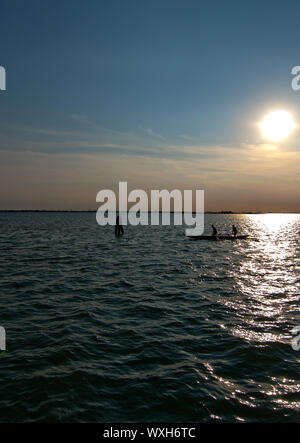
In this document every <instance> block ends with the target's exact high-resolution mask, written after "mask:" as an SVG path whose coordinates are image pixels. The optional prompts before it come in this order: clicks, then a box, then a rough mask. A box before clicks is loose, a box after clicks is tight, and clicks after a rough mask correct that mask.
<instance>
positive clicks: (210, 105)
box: [0, 0, 300, 212]
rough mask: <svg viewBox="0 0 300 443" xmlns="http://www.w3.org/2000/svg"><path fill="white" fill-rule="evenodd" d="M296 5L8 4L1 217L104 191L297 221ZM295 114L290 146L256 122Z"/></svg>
mask: <svg viewBox="0 0 300 443" xmlns="http://www.w3.org/2000/svg"><path fill="white" fill-rule="evenodd" d="M299 14H300V3H299V2H296V1H286V2H272V1H255V0H252V1H243V2H241V1H227V2H224V1H221V0H220V1H214V2H204V1H200V0H188V1H183V0H180V1H179V0H151V1H144V0H97V1H94V0H87V1H79V0H72V1H67V0H60V1H56V0H51V1H49V0H43V1H40V0H39V1H37V0H26V2H24V0H10V1H6V2H2V4H1V15H0V36H1V39H0V41H1V50H0V66H3V67H4V68H5V70H6V87H7V90H6V91H0V209H74V210H89V209H96V208H97V207H98V203H96V194H97V192H98V191H99V190H101V189H112V190H117V189H118V183H119V182H120V181H127V182H128V188H129V190H132V189H136V188H137V189H144V190H146V191H150V190H151V189H168V190H170V191H171V190H172V189H180V190H184V189H193V190H195V189H204V192H205V210H207V211H209V210H233V211H273V212H300V200H299V190H300V174H299V172H300V162H299V160H300V152H299V150H300V149H299V139H300V130H299V129H298V125H300V91H294V90H293V89H292V87H291V81H292V78H293V76H292V75H291V70H292V67H293V66H297V65H300V52H299V47H300V32H299ZM277 109H284V110H287V111H289V112H290V113H291V114H292V116H293V118H294V121H295V123H296V128H295V129H294V131H293V132H292V134H291V135H290V136H289V137H287V138H286V139H285V140H283V141H281V142H280V143H274V142H270V140H267V139H265V138H264V137H263V134H262V133H261V131H260V129H259V126H258V123H259V122H260V121H261V120H262V119H263V118H264V117H265V115H267V114H268V113H269V112H271V111H274V110H277Z"/></svg>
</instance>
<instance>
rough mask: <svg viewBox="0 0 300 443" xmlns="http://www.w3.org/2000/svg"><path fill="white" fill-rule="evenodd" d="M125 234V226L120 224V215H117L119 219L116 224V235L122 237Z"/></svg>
mask: <svg viewBox="0 0 300 443" xmlns="http://www.w3.org/2000/svg"><path fill="white" fill-rule="evenodd" d="M123 234H124V229H123V226H122V225H120V217H119V216H117V221H116V226H115V235H116V236H117V237H120V236H121V235H123Z"/></svg>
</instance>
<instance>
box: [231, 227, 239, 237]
mask: <svg viewBox="0 0 300 443" xmlns="http://www.w3.org/2000/svg"><path fill="white" fill-rule="evenodd" d="M237 232H238V230H237V227H236V226H235V225H232V234H233V236H234V237H236V235H237Z"/></svg>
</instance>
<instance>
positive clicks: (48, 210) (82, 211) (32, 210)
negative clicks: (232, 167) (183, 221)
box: [0, 209, 300, 215]
mask: <svg viewBox="0 0 300 443" xmlns="http://www.w3.org/2000/svg"><path fill="white" fill-rule="evenodd" d="M1 212H39V213H40V212H63V213H65V212H67V213H74V212H75V213H96V212H97V210H96V209H90V210H81V209H78V210H76V209H0V213H1ZM117 212H118V211H117ZM142 212H148V214H149V213H150V212H151V211H142ZM159 213H160V214H162V213H163V212H162V211H159ZM175 213H176V212H174V211H170V214H175ZM183 213H184V212H182V214H183ZM192 214H195V212H192ZM204 214H221V215H244V214H245V215H249V214H300V212H294V211H284V212H278V211H276V212H274V211H237V212H236V211H205V212H204Z"/></svg>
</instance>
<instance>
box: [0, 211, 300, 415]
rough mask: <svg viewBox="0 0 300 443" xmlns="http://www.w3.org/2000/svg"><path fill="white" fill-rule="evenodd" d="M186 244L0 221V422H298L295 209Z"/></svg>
mask: <svg viewBox="0 0 300 443" xmlns="http://www.w3.org/2000/svg"><path fill="white" fill-rule="evenodd" d="M205 222H206V225H207V226H208V227H209V226H210V224H211V223H214V224H215V225H216V226H217V228H219V229H220V230H221V231H223V232H229V231H230V228H231V224H232V223H235V224H236V225H237V226H238V227H239V232H243V233H249V234H250V236H251V239H250V240H247V241H245V240H244V241H235V242H230V241H220V242H208V241H191V240H188V239H186V238H184V235H183V234H184V228H183V227H172V226H171V227H162V226H157V227H151V226H147V227H128V228H126V233H125V236H124V237H123V238H115V237H114V235H113V228H111V227H99V226H98V225H97V224H96V221H95V214H93V213H1V214H0V226H1V227H0V246H1V255H0V279H1V304H0V306H1V311H0V325H1V326H4V327H5V328H6V334H7V352H6V353H5V354H2V356H1V357H0V377H1V384H0V420H1V422H7V421H9V422H11V421H20V422H21V421H61V422H64V421H67V422H75V421H81V422H87V421H93V422H96V421H98V422H101V421H111V422H114V421H131V422H134V421H136V422H139V421H142V422H151V421H158V422H159V421H169V422H176V421H181V422H185V421H187V422H188V421H190V422H191V421H195V422H224V421H226V422H227V421H229V422H236V421H248V422H259V421H272V422H276V421H299V409H300V394H299V392H300V371H299V362H300V350H299V351H295V350H293V349H292V347H291V338H292V337H291V332H290V331H291V329H292V328H293V327H294V326H297V325H300V315H299V310H300V307H299V286H300V278H299V232H300V216H299V215H292V214H290V215H286V214H278V215H268V214H266V215H240V216H236V215H234V216H231V215H207V216H206V219H205Z"/></svg>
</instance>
